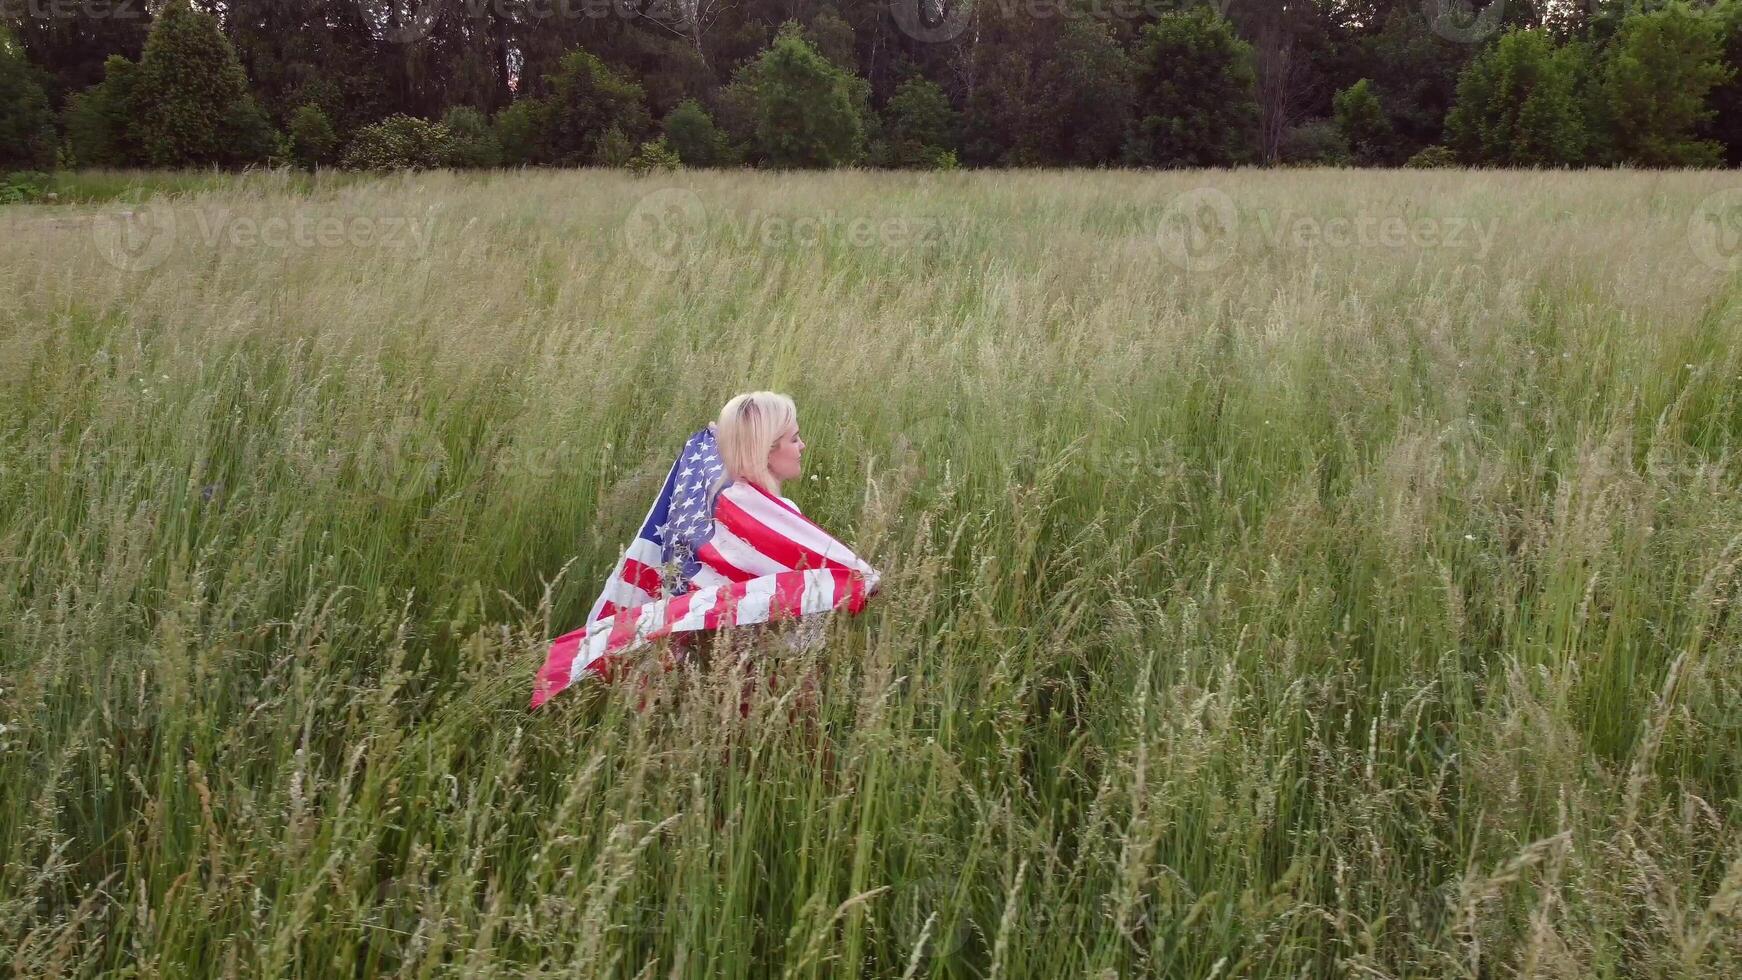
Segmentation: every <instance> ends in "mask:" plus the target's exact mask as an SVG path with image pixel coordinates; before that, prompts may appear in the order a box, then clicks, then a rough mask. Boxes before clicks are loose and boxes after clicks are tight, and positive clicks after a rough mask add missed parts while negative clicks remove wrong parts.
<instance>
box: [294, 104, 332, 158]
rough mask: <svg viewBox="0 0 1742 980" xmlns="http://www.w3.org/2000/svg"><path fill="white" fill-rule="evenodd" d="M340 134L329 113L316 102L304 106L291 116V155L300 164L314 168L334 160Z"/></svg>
mask: <svg viewBox="0 0 1742 980" xmlns="http://www.w3.org/2000/svg"><path fill="white" fill-rule="evenodd" d="M338 148H339V136H338V134H337V133H335V132H333V124H332V123H331V122H329V121H328V120H327V114H326V113H324V112H322V111H321V107H320V106H317V105H315V104H314V103H312V102H311V103H309V104H308V105H305V106H302V107H301V108H299V109H297V110H296V112H295V113H294V114H292V115H291V117H290V155H291V158H292V159H294V160H295V161H296V162H297V164H298V165H299V166H302V167H304V168H306V169H309V170H313V169H314V168H316V167H322V166H326V165H328V164H330V163H332V162H333V153H334V151H336V150H337V149H338Z"/></svg>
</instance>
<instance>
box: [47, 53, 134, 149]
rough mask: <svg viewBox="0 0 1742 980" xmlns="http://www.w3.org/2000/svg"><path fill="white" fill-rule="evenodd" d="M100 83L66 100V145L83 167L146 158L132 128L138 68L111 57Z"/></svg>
mask: <svg viewBox="0 0 1742 980" xmlns="http://www.w3.org/2000/svg"><path fill="white" fill-rule="evenodd" d="M103 71H104V77H103V80H102V81H101V82H98V83H97V84H95V85H93V86H91V87H90V88H88V89H86V90H85V91H83V92H80V93H78V94H77V95H74V96H73V97H72V98H70V99H68V100H67V107H66V111H65V112H64V113H63V117H64V120H65V122H64V125H65V128H66V132H67V142H68V143H69V144H70V145H71V146H72V151H73V158H74V160H75V161H76V162H77V163H78V165H79V166H81V167H120V166H126V165H128V164H136V163H138V162H140V160H141V159H142V158H143V154H142V153H141V152H140V149H139V143H138V140H137V138H136V135H137V134H136V133H135V131H134V129H135V127H134V125H133V107H134V98H133V86H134V83H135V82H136V81H137V79H138V76H139V66H138V65H137V64H135V63H133V62H131V61H128V60H127V59H126V58H123V57H122V56H120V55H118V54H113V55H110V56H109V60H108V62H107V63H105V64H104V66H103Z"/></svg>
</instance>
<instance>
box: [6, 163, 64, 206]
mask: <svg viewBox="0 0 1742 980" xmlns="http://www.w3.org/2000/svg"><path fill="white" fill-rule="evenodd" d="M51 179H52V178H50V177H49V175H48V174H45V173H43V172H41V171H39V170H20V171H16V172H13V173H0V204H25V203H28V202H31V201H41V200H44V199H50V200H52V198H51V197H50V196H49V190H48V187H49V183H50V181H51Z"/></svg>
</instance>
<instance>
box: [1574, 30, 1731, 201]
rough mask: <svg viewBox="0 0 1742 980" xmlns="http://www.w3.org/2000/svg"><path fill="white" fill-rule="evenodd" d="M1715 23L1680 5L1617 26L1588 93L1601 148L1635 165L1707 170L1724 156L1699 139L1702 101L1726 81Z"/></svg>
mask: <svg viewBox="0 0 1742 980" xmlns="http://www.w3.org/2000/svg"><path fill="white" fill-rule="evenodd" d="M1719 27H1720V22H1719V21H1718V19H1717V18H1714V17H1712V16H1711V15H1709V14H1707V13H1703V12H1695V11H1693V10H1690V9H1689V8H1688V7H1687V6H1686V5H1685V4H1682V3H1672V4H1670V5H1668V6H1666V7H1663V8H1661V9H1659V10H1653V11H1650V12H1648V13H1635V14H1633V15H1631V16H1629V17H1628V18H1627V19H1626V20H1625V21H1623V22H1622V24H1621V30H1620V32H1619V33H1618V34H1617V35H1616V37H1615V40H1614V42H1613V43H1612V44H1611V45H1610V46H1609V49H1608V52H1607V55H1606V57H1605V58H1604V62H1603V69H1602V80H1601V82H1600V84H1599V85H1598V86H1597V89H1596V106H1597V107H1598V110H1599V111H1598V117H1599V118H1600V119H1601V120H1602V121H1603V126H1604V130H1605V133H1604V135H1605V136H1606V137H1607V141H1606V143H1605V147H1604V148H1605V150H1606V152H1607V153H1608V154H1609V155H1612V156H1613V157H1614V158H1615V159H1616V160H1619V161H1621V162H1624V163H1630V164H1634V165H1636V166H1643V167H1711V166H1716V165H1718V164H1719V163H1720V162H1721V161H1722V160H1723V156H1724V147H1723V145H1722V144H1721V143H1719V142H1717V141H1716V140H1705V139H1699V138H1698V137H1697V135H1696V133H1697V132H1698V131H1699V129H1700V128H1701V127H1702V126H1704V125H1706V124H1707V123H1708V122H1709V121H1710V119H1711V116H1712V110H1711V109H1710V108H1709V107H1708V106H1707V104H1706V95H1707V93H1708V92H1710V91H1711V90H1712V89H1713V87H1714V86H1717V85H1721V84H1723V83H1725V82H1728V81H1731V80H1732V76H1733V73H1732V71H1731V70H1730V69H1729V68H1726V67H1725V66H1724V64H1723V45H1722V43H1721V41H1720V37H1719Z"/></svg>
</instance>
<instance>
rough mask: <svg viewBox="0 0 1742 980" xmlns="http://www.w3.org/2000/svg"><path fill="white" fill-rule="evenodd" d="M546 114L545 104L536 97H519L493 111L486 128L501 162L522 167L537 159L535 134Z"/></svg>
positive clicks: (537, 137)
mask: <svg viewBox="0 0 1742 980" xmlns="http://www.w3.org/2000/svg"><path fill="white" fill-rule="evenodd" d="M547 114H548V106H546V105H545V103H544V102H542V101H540V100H538V99H521V100H520V101H518V102H515V103H514V104H513V105H510V106H509V107H508V108H506V109H503V110H502V111H501V112H498V113H497V114H496V121H495V122H494V123H492V124H491V127H490V128H491V129H492V130H493V131H494V134H495V136H496V145H497V146H498V147H499V148H500V149H501V152H502V163H503V164H504V165H506V166H510V167H524V166H526V165H527V164H530V163H537V162H539V161H538V154H539V133H540V131H541V130H542V129H543V125H544V116H545V115H547Z"/></svg>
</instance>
